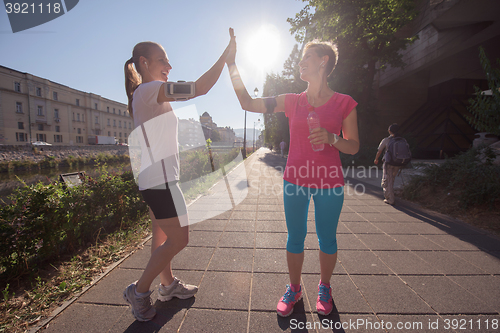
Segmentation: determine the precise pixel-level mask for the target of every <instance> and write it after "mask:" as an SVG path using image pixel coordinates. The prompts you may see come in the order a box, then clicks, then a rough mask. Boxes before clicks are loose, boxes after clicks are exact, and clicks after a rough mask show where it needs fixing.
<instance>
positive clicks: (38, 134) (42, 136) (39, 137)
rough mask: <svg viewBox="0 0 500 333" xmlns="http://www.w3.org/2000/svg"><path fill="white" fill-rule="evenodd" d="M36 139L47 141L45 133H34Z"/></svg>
mask: <svg viewBox="0 0 500 333" xmlns="http://www.w3.org/2000/svg"><path fill="white" fill-rule="evenodd" d="M36 141H45V142H47V134H40V133H37V134H36Z"/></svg>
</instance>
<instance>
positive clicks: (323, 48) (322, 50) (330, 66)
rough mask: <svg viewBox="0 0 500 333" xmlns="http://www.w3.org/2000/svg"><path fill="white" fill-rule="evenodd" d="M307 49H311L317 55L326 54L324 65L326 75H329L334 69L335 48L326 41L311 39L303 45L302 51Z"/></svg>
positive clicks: (335, 61) (336, 57) (335, 60)
mask: <svg viewBox="0 0 500 333" xmlns="http://www.w3.org/2000/svg"><path fill="white" fill-rule="evenodd" d="M309 49H313V50H314V51H315V52H316V54H317V55H318V57H323V56H325V55H327V56H328V62H327V63H326V65H325V73H327V74H326V76H327V77H328V76H330V75H331V74H332V72H333V70H334V69H335V66H336V65H337V59H338V54H337V48H336V47H335V46H334V45H332V44H331V43H328V42H316V41H313V42H309V43H307V44H306V46H304V53H305V52H306V51H307V50H309Z"/></svg>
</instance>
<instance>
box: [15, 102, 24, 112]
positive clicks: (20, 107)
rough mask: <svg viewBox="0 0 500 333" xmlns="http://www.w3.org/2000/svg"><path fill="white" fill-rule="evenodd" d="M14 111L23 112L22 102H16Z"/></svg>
mask: <svg viewBox="0 0 500 333" xmlns="http://www.w3.org/2000/svg"><path fill="white" fill-rule="evenodd" d="M16 113H23V103H21V102H16Z"/></svg>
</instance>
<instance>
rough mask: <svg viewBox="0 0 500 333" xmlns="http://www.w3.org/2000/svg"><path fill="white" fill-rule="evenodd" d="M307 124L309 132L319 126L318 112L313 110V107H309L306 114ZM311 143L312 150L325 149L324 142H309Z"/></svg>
mask: <svg viewBox="0 0 500 333" xmlns="http://www.w3.org/2000/svg"><path fill="white" fill-rule="evenodd" d="M307 124H308V125H309V133H311V132H312V130H313V129H315V128H319V127H320V124H319V117H318V114H317V113H316V112H315V111H314V108H310V109H309V115H308V116H307ZM311 145H312V150H314V151H322V150H323V149H325V144H324V143H320V144H311Z"/></svg>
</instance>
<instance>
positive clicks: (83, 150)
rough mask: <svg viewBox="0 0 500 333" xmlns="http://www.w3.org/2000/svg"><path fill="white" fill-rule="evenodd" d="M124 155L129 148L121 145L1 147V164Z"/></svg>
mask: <svg viewBox="0 0 500 333" xmlns="http://www.w3.org/2000/svg"><path fill="white" fill-rule="evenodd" d="M100 153H103V154H110V155H123V154H128V147H127V146H119V145H102V146H100V145H96V146H38V147H34V146H31V145H25V146H20V145H0V162H5V161H16V160H17V161H19V160H26V159H29V160H32V161H35V162H38V161H41V160H43V159H45V157H46V156H52V157H55V158H57V159H65V158H68V157H69V156H74V157H91V156H97V155H98V154H100Z"/></svg>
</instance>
